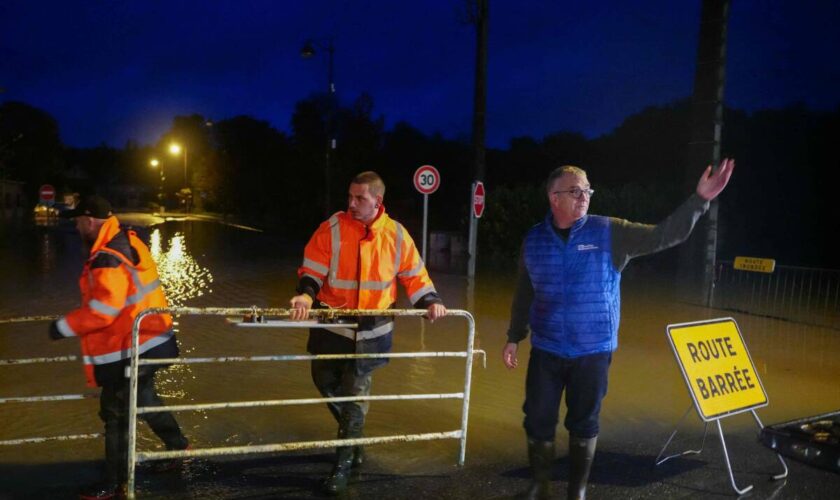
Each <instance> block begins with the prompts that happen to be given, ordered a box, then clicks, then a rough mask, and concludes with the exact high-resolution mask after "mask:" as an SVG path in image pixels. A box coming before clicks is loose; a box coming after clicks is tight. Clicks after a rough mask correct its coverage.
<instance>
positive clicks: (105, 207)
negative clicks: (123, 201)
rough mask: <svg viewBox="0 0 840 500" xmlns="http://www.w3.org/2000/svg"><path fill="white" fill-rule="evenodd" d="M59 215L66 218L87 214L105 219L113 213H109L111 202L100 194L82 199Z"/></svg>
mask: <svg viewBox="0 0 840 500" xmlns="http://www.w3.org/2000/svg"><path fill="white" fill-rule="evenodd" d="M60 215H61V217H64V218H67V219H69V218H72V217H79V216H80V215H87V216H88V217H93V218H94V219H107V218H108V217H110V216H111V215H113V214H112V213H111V204H110V203H108V200H106V199H105V198H102V197H101V196H96V195H92V196H88V197H86V198H84V199H82V201H80V202H79V204H78V205H77V206H76V208H74V209H72V210H65V211H63V212H61V214H60Z"/></svg>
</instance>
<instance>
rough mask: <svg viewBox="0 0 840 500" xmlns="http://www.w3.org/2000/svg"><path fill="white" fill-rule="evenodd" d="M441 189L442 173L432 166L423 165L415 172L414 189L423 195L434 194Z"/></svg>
mask: <svg viewBox="0 0 840 500" xmlns="http://www.w3.org/2000/svg"><path fill="white" fill-rule="evenodd" d="M439 187H440V173H439V172H438V171H437V169H436V168H435V167H433V166H431V165H423V166H422V167H420V168H418V169H417V171H416V172H414V188H415V189H417V190H418V191H420V193H422V194H432V193H434V192H435V191H437V188H439Z"/></svg>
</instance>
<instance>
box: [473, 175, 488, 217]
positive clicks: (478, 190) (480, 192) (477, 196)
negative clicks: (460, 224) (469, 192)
mask: <svg viewBox="0 0 840 500" xmlns="http://www.w3.org/2000/svg"><path fill="white" fill-rule="evenodd" d="M472 206H473V215H475V218H476V219H480V218H481V215H482V214H483V213H484V207H485V206H486V203H485V202H484V183H483V182H481V181H475V184H473V203H472Z"/></svg>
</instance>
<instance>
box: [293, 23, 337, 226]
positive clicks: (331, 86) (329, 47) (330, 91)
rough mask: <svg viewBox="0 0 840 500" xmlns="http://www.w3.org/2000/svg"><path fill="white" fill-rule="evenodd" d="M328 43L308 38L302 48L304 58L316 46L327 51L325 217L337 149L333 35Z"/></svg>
mask: <svg viewBox="0 0 840 500" xmlns="http://www.w3.org/2000/svg"><path fill="white" fill-rule="evenodd" d="M326 40H327V44H326V45H321V44H319V43H317V42H315V41H314V40H307V41H306V43H304V44H303V47H302V48H301V49H300V56H301V57H302V58H304V59H307V58H310V57H312V56H313V55H315V52H316V51H315V49H316V47H317V48H318V49H320V50H325V51H326V52H327V98H328V99H329V102H328V103H327V152H326V155H325V156H324V217H329V216H330V155H331V153H332V150H333V149H335V137H333V126H332V125H333V124H332V121H333V105H334V104H333V103H334V100H335V82H334V81H333V54H334V53H335V47H334V46H333V40H332V37H330V38H327V39H326Z"/></svg>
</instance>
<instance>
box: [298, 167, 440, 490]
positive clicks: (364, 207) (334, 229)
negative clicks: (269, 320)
mask: <svg viewBox="0 0 840 500" xmlns="http://www.w3.org/2000/svg"><path fill="white" fill-rule="evenodd" d="M384 196H385V184H384V183H383V182H382V179H381V178H380V177H379V175H378V174H376V172H362V173H361V174H359V175H357V176H356V177H354V178H353V181H352V182H351V184H350V189H349V194H348V199H347V211H346V212H337V213H335V214H334V215H333V216H332V217H330V218H329V219H328V220H326V221H324V222H323V223H322V224H321V225H320V226H319V227H318V229H317V230H316V231H315V234H313V235H312V238H311V239H310V240H309V243H307V245H306V248H305V249H304V254H303V265H302V266H301V267H300V268H299V269H298V277H299V279H300V281H299V284H298V288H297V293H298V295H295V296H294V297H292V299H291V301H290V304H291V308H292V313H291V315H290V316H291V319H293V320H303V319H306V318H308V317H309V310H310V308H312V305H313V303H316V304H318V305H317V306H316V307H322V308H323V307H328V308H331V309H389V308H390V307H392V306H393V304H394V302H396V300H397V281H399V282H400V284H401V285H402V286H403V288H405V291H406V293H407V294H408V298H409V300H410V301H411V303H412V304H413V305H414V307H416V308H420V309H426V310H427V317H428V318H429V320H430V321H434V320H436V319H438V318H441V317H443V316H445V315H446V307H444V305H443V301H442V300H441V299H440V296H438V294H437V291H436V290H435V287H434V284H433V283H432V280H431V278H429V273H428V272H427V271H426V267H425V265H424V264H423V260H422V259H421V258H420V254H419V252H418V251H417V247H416V246H415V245H414V240H412V239H411V236H410V235H409V234H408V232H407V231H406V230H405V228H403V227H402V225H401V224H400V223H399V222H397V221H395V220H394V219H391V218H390V217H389V216H388V214H387V213H385V207H384V206H383V205H382V200H383V198H384ZM348 320H350V321H352V322H357V321H358V328H343V327H341V325H340V324H337V325H336V326H335V327H330V328H313V329H311V330H310V332H309V342H308V343H307V350H308V351H309V352H310V353H312V354H354V353H355V354H370V353H387V352H389V351H390V350H391V335H392V332H393V330H394V321H393V318H392V317H390V316H361V317H358V318H356V317H353V318H348ZM387 362H388V360H387V358H374V359H349V360H344V359H341V360H315V361H313V362H312V367H311V370H312V380H313V382H315V386H316V387H317V388H318V390H319V391H320V392H321V394H322V395H323V396H324V397H340V396H367V395H369V394H370V385H371V379H372V374H373V370H374V369H376V368H378V367H380V366H382V365H384V364H386V363H387ZM368 406H369V405H368V403H367V402H366V401H350V402H346V403H330V404H328V408H329V410H330V412H331V413H332V415H333V417H335V419H336V421H338V437H339V438H357V437H361V436H362V431H363V428H364V422H365V414H366V413H367V410H368ZM362 460H363V455H362V448H361V447H358V446H357V447H350V446H342V447H339V448H337V449H336V463H335V466H334V468H333V471H332V473H331V474H330V476H329V477H328V478H327V480H326V481H325V482H324V489H325V490H326V491H327V492H328V493H333V494H335V493H339V492H341V491H343V490H344V489H345V488H346V487H347V482H348V480H349V475H350V471H351V469H352V468H353V467H357V466H359V465H361V462H362Z"/></svg>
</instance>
